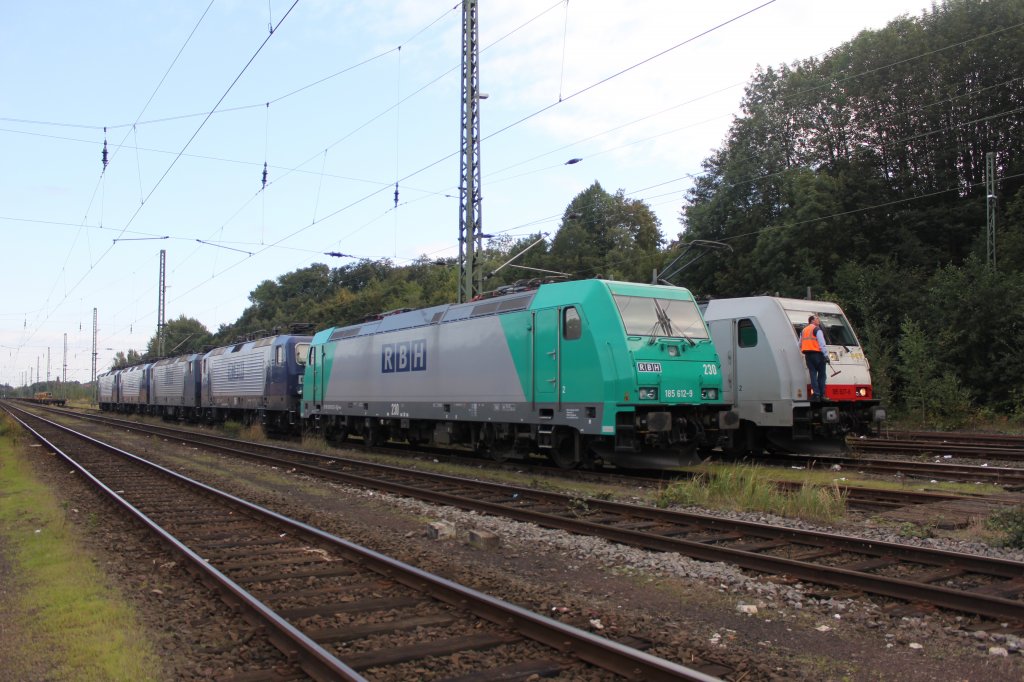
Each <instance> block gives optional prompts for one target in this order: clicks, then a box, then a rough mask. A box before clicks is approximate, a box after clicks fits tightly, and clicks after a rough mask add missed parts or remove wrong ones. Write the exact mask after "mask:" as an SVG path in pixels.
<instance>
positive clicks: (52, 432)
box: [6, 406, 716, 682]
mask: <svg viewBox="0 0 1024 682" xmlns="http://www.w3.org/2000/svg"><path fill="white" fill-rule="evenodd" d="M6 409H8V411H9V412H11V413H12V415H14V416H15V418H16V419H18V421H19V422H20V423H21V424H22V425H23V426H24V427H25V428H26V429H28V430H29V431H30V432H31V433H32V434H33V435H34V436H35V437H36V438H37V439H38V440H39V441H40V442H41V443H43V444H44V445H45V446H46V447H48V448H49V449H51V450H52V451H54V452H55V453H57V454H58V455H59V456H60V457H62V458H63V459H65V460H67V461H68V462H69V463H71V464H72V466H74V467H75V469H76V470H78V471H79V472H80V473H81V474H82V475H83V476H84V477H86V478H87V479H88V480H89V481H90V482H92V483H93V484H94V486H95V487H96V488H97V489H98V490H100V491H102V493H103V494H105V495H106V496H108V497H109V498H110V499H111V500H112V501H113V502H114V504H115V505H116V506H118V507H119V508H120V509H121V510H123V511H124V512H125V513H129V514H131V515H133V516H134V517H135V518H136V519H138V521H140V522H141V523H143V524H145V525H146V526H148V527H149V528H150V530H151V531H152V532H153V533H154V534H156V535H157V536H158V537H159V538H160V539H161V540H162V541H163V542H164V543H166V544H167V545H169V546H170V547H172V548H173V549H174V550H175V551H176V552H177V553H178V554H179V555H180V556H181V557H182V558H183V559H184V560H185V561H187V562H189V564H190V565H191V567H192V570H194V571H195V572H197V573H199V574H200V575H201V577H202V579H203V580H204V582H206V583H208V584H210V585H212V586H215V587H216V588H217V589H218V590H219V591H220V592H221V594H222V595H223V598H224V599H226V600H227V601H229V603H232V604H233V605H235V606H236V607H237V608H239V609H241V610H242V611H243V612H244V613H245V617H246V618H247V619H248V620H250V621H251V622H255V623H259V624H260V625H261V626H262V627H263V628H265V629H266V631H267V632H268V637H269V639H270V641H271V642H272V643H273V644H274V645H275V646H276V647H278V648H279V649H280V650H281V651H282V652H284V653H285V654H286V655H287V656H288V657H289V658H290V659H291V660H294V661H297V662H298V664H299V666H300V667H301V668H302V670H303V671H304V672H305V673H306V674H308V675H309V676H310V677H312V678H313V679H316V680H364V679H366V677H364V674H365V675H367V676H370V677H373V678H375V679H416V678H422V676H423V674H424V671H430V676H431V677H432V678H435V679H436V678H445V679H452V680H456V679H458V680H464V681H467V682H468V681H469V680H487V679H526V678H527V677H530V676H539V677H543V676H550V675H563V676H567V677H568V678H569V679H573V678H576V677H584V676H586V677H588V678H593V676H594V671H602V672H603V674H604V676H602V677H601V679H620V678H624V679H641V680H701V681H710V680H714V679H716V678H715V677H714V676H712V675H711V674H708V673H705V672H701V671H698V670H694V669H692V668H687V667H685V666H681V665H678V664H676V663H673V662H671V661H667V660H664V659H660V658H657V657H654V656H651V655H648V654H646V653H644V652H643V651H640V650H637V649H635V648H631V647H629V646H626V645H624V644H621V643H618V642H614V641H611V640H607V639H604V638H601V637H597V636H595V635H592V634H590V633H588V632H584V631H582V630H578V629H576V628H573V627H571V626H568V625H565V624H562V623H559V622H557V621H554V620H551V619H549V618H546V617H544V616H541V615H538V614H534V613H532V612H529V611H527V610H525V609H522V608H519V607H517V606H514V605H512V604H508V603H506V602H503V601H501V600H499V599H496V598H494V597H490V596H488V595H485V594H482V593H480V592H477V591H475V590H471V589H469V588H466V587H463V586H460V585H458V584H455V583H452V582H451V581H448V580H445V579H443V578H439V577H437V576H434V575H431V574H429V573H426V572H424V571H421V570H419V569H417V568H415V567H413V566H409V565H407V564H404V563H402V562H399V561H397V560H395V559H391V558H389V557H386V556H384V555H381V554H379V553H377V552H374V551H372V550H369V549H366V548H364V547H360V546H358V545H355V544H353V543H351V542H348V541H345V540H342V539H341V538H338V537H335V536H333V535H330V534H327V533H325V532H323V531H320V530H318V529H316V528H313V527H311V526H309V525H306V524H304V523H301V522H298V521H294V520H292V519H289V518H287V517H284V516H281V515H279V514H276V513H275V512H273V511H271V510H269V509H265V508H262V507H259V506H257V505H254V504H252V503H249V502H247V501H245V500H242V499H239V498H237V497H234V496H232V495H229V494H227V493H223V492H221V491H218V490H216V489H214V488H212V487H210V486H207V485H205V484H202V483H199V482H197V481H194V480H191V479H188V478H186V477H184V476H181V475H180V474H177V473H175V472H173V471H170V470H168V469H166V468H163V467H160V466H158V465H156V464H153V463H152V462H149V461H146V460H145V459H143V458H141V457H139V456H138V455H135V454H132V453H128V452H126V451H124V450H120V449H118V448H116V447H114V446H112V445H108V444H106V443H103V442H101V441H98V440H96V439H93V438H91V437H89V436H86V435H84V434H81V433H78V432H76V431H74V430H72V429H70V428H69V427H67V426H63V425H60V424H57V423H56V422H52V421H50V420H47V419H44V418H42V417H38V416H35V415H30V414H29V413H26V412H23V411H21V410H14V409H13V408H11V407H10V406H7V407H6ZM15 413H17V414H15ZM28 422H31V423H32V424H33V425H35V426H30V425H29V423H28ZM68 437H71V438H74V439H75V440H76V444H75V447H74V455H71V454H68V452H67V451H66V450H65V449H62V448H60V447H59V446H58V445H57V444H56V442H55V441H56V440H58V439H67V438H68ZM272 672H273V671H267V678H268V679H269V678H270V677H271V674H272Z"/></svg>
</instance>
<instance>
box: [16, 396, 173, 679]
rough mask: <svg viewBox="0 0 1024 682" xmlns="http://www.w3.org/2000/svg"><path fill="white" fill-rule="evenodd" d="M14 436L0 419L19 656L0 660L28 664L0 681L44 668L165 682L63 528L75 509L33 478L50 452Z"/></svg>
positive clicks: (66, 675) (119, 605) (132, 622)
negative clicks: (36, 462) (37, 462)
mask: <svg viewBox="0 0 1024 682" xmlns="http://www.w3.org/2000/svg"><path fill="white" fill-rule="evenodd" d="M19 435H20V428H19V427H18V426H17V425H15V424H14V422H12V421H11V420H10V419H9V418H8V417H7V416H0V542H2V543H3V553H4V558H5V560H6V563H7V564H8V568H9V571H10V575H9V576H8V582H9V583H11V585H10V586H11V587H12V588H13V589H11V590H10V592H9V593H8V595H6V596H7V601H6V603H5V604H4V605H3V609H4V610H5V611H6V614H5V615H4V616H3V617H4V619H5V621H7V622H10V623H12V624H16V628H17V630H18V632H19V636H18V637H17V638H16V640H17V646H18V649H17V651H6V652H3V655H2V656H0V658H2V659H4V660H8V661H16V662H17V663H18V664H19V665H24V666H25V670H24V671H22V673H23V674H19V673H18V671H13V670H7V671H6V672H5V673H0V677H3V678H4V679H31V677H25V676H24V675H25V674H27V675H34V674H38V673H39V671H40V670H46V673H45V677H44V678H43V679H48V680H69V681H72V682H79V681H91V680H96V681H100V680H103V681H106V680H159V679H162V677H163V675H162V673H161V667H160V662H159V659H158V657H157V656H156V655H155V654H154V652H153V651H152V649H151V648H150V647H149V645H148V643H147V642H146V640H145V639H144V638H142V637H140V636H139V635H140V632H141V631H142V628H141V627H140V625H139V622H138V619H137V618H136V616H135V614H134V612H133V611H132V610H131V608H130V607H129V606H127V605H126V602H125V601H124V600H123V599H122V598H121V596H120V595H119V594H118V593H117V591H116V590H115V589H113V588H111V587H110V586H109V585H108V584H107V583H106V582H105V577H104V575H103V574H102V573H101V572H100V571H99V570H98V569H97V568H96V561H95V560H94V558H93V557H92V556H91V555H90V554H89V553H88V551H86V550H85V549H83V548H82V546H81V544H80V543H79V541H78V538H77V537H76V531H75V529H74V527H73V526H71V525H70V524H69V523H68V521H67V517H68V516H69V514H74V513H76V511H74V510H71V509H68V508H67V505H66V504H63V505H62V503H61V502H60V501H59V500H58V499H56V498H55V497H54V496H53V495H52V494H51V493H50V491H49V490H48V489H47V487H46V486H45V485H44V484H43V483H42V482H41V481H39V480H38V479H37V478H36V477H35V475H34V472H33V470H32V466H31V462H30V458H31V457H40V456H47V457H49V456H52V455H49V454H47V453H46V451H45V450H44V449H42V448H30V447H28V446H27V444H26V443H25V442H24V440H25V439H24V438H20V437H19ZM9 646H14V644H13V643H12V642H11V641H10V640H9V639H5V640H4V641H0V648H5V647H9ZM31 671H34V672H31ZM5 675H14V677H4V676H5Z"/></svg>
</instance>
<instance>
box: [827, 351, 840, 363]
mask: <svg viewBox="0 0 1024 682" xmlns="http://www.w3.org/2000/svg"><path fill="white" fill-rule="evenodd" d="M828 359H829V361H831V362H835V361H836V360H838V359H839V355H838V354H837V353H834V352H832V351H829V353H828Z"/></svg>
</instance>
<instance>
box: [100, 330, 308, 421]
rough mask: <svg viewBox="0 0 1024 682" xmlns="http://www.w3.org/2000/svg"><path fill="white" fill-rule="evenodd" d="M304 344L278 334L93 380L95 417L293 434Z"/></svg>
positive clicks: (296, 337)
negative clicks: (141, 417)
mask: <svg viewBox="0 0 1024 682" xmlns="http://www.w3.org/2000/svg"><path fill="white" fill-rule="evenodd" d="M311 340H312V337H311V336H301V335H293V334H279V335H274V336H267V337H263V338H259V339H254V340H251V341H243V342H240V343H236V344H232V345H230V346H222V347H220V348H214V349H213V350H211V351H209V352H207V353H203V354H193V355H185V356H180V357H175V358H164V359H162V360H158V361H157V362H155V363H149V364H144V365H136V366H134V367H127V368H124V369H118V370H112V371H110V372H106V373H104V374H101V375H100V376H98V377H97V392H98V402H99V406H100V409H101V410H109V411H116V412H124V413H139V414H148V415H155V416H162V417H164V418H166V419H179V420H185V421H192V422H198V421H204V422H207V423H220V422H224V421H227V420H229V419H230V420H234V421H240V422H242V423H244V424H262V425H263V426H264V428H265V429H266V430H267V431H268V432H273V433H298V432H300V430H301V424H300V421H299V396H300V393H301V390H302V375H303V371H304V366H305V363H306V357H307V355H308V352H309V342H310V341H311Z"/></svg>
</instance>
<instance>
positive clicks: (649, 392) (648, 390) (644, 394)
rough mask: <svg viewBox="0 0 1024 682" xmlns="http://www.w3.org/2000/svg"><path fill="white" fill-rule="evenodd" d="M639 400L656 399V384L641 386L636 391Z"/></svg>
mask: <svg viewBox="0 0 1024 682" xmlns="http://www.w3.org/2000/svg"><path fill="white" fill-rule="evenodd" d="M638 395H639V396H640V400H657V399H658V387H657V386H641V387H640V390H639V391H638Z"/></svg>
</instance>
